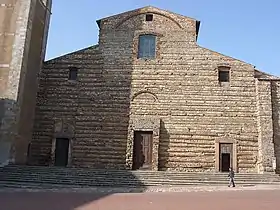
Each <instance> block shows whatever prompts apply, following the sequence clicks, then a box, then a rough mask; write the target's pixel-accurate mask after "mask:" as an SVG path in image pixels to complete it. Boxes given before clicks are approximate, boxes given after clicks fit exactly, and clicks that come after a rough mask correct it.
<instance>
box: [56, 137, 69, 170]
mask: <svg viewBox="0 0 280 210" xmlns="http://www.w3.org/2000/svg"><path fill="white" fill-rule="evenodd" d="M68 152H69V139H67V138H57V139H56V143H55V161H54V165H55V166H64V167H65V166H67V164H68Z"/></svg>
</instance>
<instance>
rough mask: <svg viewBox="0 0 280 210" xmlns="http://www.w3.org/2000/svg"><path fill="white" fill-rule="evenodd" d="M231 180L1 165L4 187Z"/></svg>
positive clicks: (249, 177)
mask: <svg viewBox="0 0 280 210" xmlns="http://www.w3.org/2000/svg"><path fill="white" fill-rule="evenodd" d="M235 180H236V183H237V184H238V185H239V186H240V185H260V184H265V185H269V184H274V185H275V184H279V185H280V176H279V175H276V174H236V179H235ZM227 184H228V178H227V174H226V173H185V172H165V171H125V170H96V169H84V168H59V167H41V166H16V165H8V166H5V167H3V168H0V188H33V189H41V188H43V189H54V188H87V187H127V188H136V187H145V186H205V185H211V186H213V185H223V186H226V185H227Z"/></svg>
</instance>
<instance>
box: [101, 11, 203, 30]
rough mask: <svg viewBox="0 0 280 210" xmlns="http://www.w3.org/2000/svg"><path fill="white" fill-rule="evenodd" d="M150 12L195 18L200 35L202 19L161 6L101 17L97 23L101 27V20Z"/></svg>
mask: <svg viewBox="0 0 280 210" xmlns="http://www.w3.org/2000/svg"><path fill="white" fill-rule="evenodd" d="M149 12H150V13H155V14H169V15H171V16H173V17H177V18H179V19H186V20H193V21H195V22H196V34H197V35H198V32H199V27H200V21H198V20H196V19H194V18H191V17H187V16H183V15H180V14H177V13H174V12H171V11H168V10H163V9H159V8H157V7H153V6H146V7H141V8H138V9H135V10H130V11H127V12H123V13H119V14H116V15H112V16H107V17H105V18H101V19H99V20H97V21H96V23H97V25H98V27H99V28H100V25H101V21H106V20H110V19H116V18H117V17H118V18H119V17H127V16H129V15H130V14H137V13H138V14H143V13H149Z"/></svg>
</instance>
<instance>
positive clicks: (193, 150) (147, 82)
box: [29, 7, 280, 173]
mask: <svg viewBox="0 0 280 210" xmlns="http://www.w3.org/2000/svg"><path fill="white" fill-rule="evenodd" d="M146 14H151V15H153V18H152V21H150V20H149V21H146V19H145V18H146ZM97 23H98V25H99V28H100V31H99V44H98V45H95V46H91V47H89V48H86V49H83V50H80V51H77V52H74V53H71V54H68V55H65V56H62V57H58V58H55V59H53V60H50V61H47V62H45V64H44V67H43V69H42V71H41V72H40V78H39V79H40V82H39V92H38V95H37V106H36V114H35V122H34V130H33V139H32V142H31V147H30V159H29V163H30V164H39V165H50V164H54V162H55V158H56V146H57V140H58V139H60V138H64V139H68V140H69V144H67V145H68V146H67V147H68V148H67V153H68V155H67V158H68V160H67V163H66V165H67V166H72V167H93V168H104V167H105V168H116V169H132V166H133V161H134V159H133V156H134V153H135V150H134V149H133V148H134V143H135V138H134V137H135V132H136V131H143V132H150V133H151V135H152V147H151V156H152V163H151V168H150V169H152V170H181V171H195V172H202V171H221V164H222V165H223V164H224V163H221V158H222V156H223V154H228V155H229V156H230V158H229V159H228V160H229V161H230V163H229V165H230V166H232V167H233V168H234V169H235V170H236V171H238V172H253V173H265V172H274V171H275V167H276V168H277V170H278V171H279V169H280V128H279V123H280V118H279V114H280V108H279V104H280V100H279V99H280V87H279V85H280V79H279V78H277V77H273V76H270V75H268V74H265V73H262V72H260V71H258V70H256V69H255V68H254V66H252V65H250V64H247V63H245V62H243V61H240V60H237V59H234V58H231V57H228V56H225V55H222V54H220V53H217V52H213V51H211V50H209V49H205V48H203V47H201V46H199V45H198V44H197V42H196V40H197V36H198V31H199V21H196V20H194V19H192V18H188V17H185V16H182V15H178V14H174V13H171V12H168V11H164V10H160V9H157V8H154V7H145V8H141V9H137V10H134V11H130V12H126V13H123V14H119V15H116V16H112V17H108V18H104V19H101V20H99V21H97ZM143 34H152V35H155V36H156V46H155V48H156V57H155V58H154V59H139V58H138V43H139V40H138V39H139V36H140V35H143ZM71 67H75V68H77V69H78V75H77V80H76V81H72V80H69V69H70V68H71ZM220 67H223V68H224V69H229V79H230V81H229V82H220V81H219V68H220ZM221 151H227V152H224V153H222V152H221ZM226 157H227V156H226V155H225V157H224V156H223V158H226Z"/></svg>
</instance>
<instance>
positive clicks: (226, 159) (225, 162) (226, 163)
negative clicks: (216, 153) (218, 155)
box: [221, 153, 230, 172]
mask: <svg viewBox="0 0 280 210" xmlns="http://www.w3.org/2000/svg"><path fill="white" fill-rule="evenodd" d="M221 163H222V166H221V168H222V172H228V171H229V168H230V153H223V154H222V161H221Z"/></svg>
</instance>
